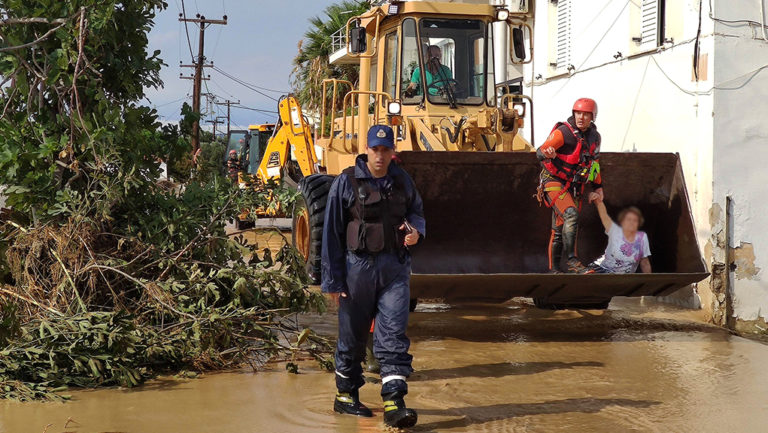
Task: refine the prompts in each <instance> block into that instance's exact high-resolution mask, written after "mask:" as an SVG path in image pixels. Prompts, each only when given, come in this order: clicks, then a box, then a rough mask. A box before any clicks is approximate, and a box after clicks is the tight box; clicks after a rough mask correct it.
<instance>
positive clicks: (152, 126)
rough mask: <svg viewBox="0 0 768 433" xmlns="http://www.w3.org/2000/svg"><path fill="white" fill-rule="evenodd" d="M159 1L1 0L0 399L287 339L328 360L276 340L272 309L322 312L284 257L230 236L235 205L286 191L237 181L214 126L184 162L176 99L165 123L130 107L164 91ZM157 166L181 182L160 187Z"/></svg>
mask: <svg viewBox="0 0 768 433" xmlns="http://www.w3.org/2000/svg"><path fill="white" fill-rule="evenodd" d="M166 6H167V5H166V3H165V2H163V1H160V0H133V1H130V2H121V1H116V0H112V1H110V0H106V1H105V0H58V1H51V0H8V1H5V2H2V3H0V13H2V14H3V16H4V18H7V20H5V21H4V23H3V25H2V26H0V47H5V48H10V49H9V50H7V51H2V52H0V76H1V77H5V78H8V79H9V80H8V81H7V82H6V84H5V86H4V87H2V90H1V91H0V107H2V111H0V185H4V186H6V187H7V189H6V190H5V192H4V195H6V196H7V198H8V201H7V205H8V206H10V207H12V208H13V213H12V214H11V215H9V216H7V219H8V221H7V222H5V223H4V224H3V225H2V226H0V231H2V241H0V246H2V250H3V251H2V252H3V255H4V257H5V259H6V260H5V261H6V265H7V266H6V265H3V264H0V271H2V269H4V268H7V269H8V270H9V271H10V272H11V274H12V277H13V278H12V280H13V285H12V286H5V285H4V286H2V288H3V290H2V295H0V300H1V301H2V304H0V397H5V398H17V399H34V398H51V397H52V395H51V392H52V391H56V390H59V389H61V388H62V387H65V386H100V385H114V384H120V385H124V386H134V385H136V384H139V383H141V382H142V381H143V380H145V379H146V378H147V377H151V376H152V375H154V374H157V373H158V372H161V371H166V370H167V369H169V368H171V369H177V368H183V369H194V370H203V369H218V368H227V367H232V366H237V365H240V364H243V363H248V364H250V365H253V366H254V367H257V366H258V365H259V364H261V363H263V362H266V361H267V360H269V359H273V358H274V357H281V356H282V357H286V358H288V357H291V358H292V357H293V356H295V353H296V351H298V350H303V351H307V352H309V353H310V354H312V355H314V356H317V357H318V358H320V359H321V360H322V354H323V351H324V350H325V349H327V346H326V343H325V341H324V340H321V339H319V338H317V337H316V336H310V337H305V338H304V343H303V344H302V345H290V344H287V343H284V342H283V341H281V339H280V338H278V335H281V336H291V335H294V334H298V333H299V329H297V328H296V327H295V325H293V324H290V323H289V322H287V321H285V320H284V319H283V318H282V315H284V314H287V313H296V312H302V311H307V310H310V309H318V308H321V297H320V296H319V295H318V294H316V293H312V292H309V291H308V290H307V289H306V285H307V281H306V277H305V276H304V272H303V263H302V260H301V258H299V257H298V256H297V255H296V253H295V251H294V250H293V249H292V248H291V247H290V246H288V245H285V246H284V247H283V248H281V249H280V250H279V251H269V250H267V251H264V252H259V251H257V250H256V248H255V247H254V246H249V245H245V244H244V243H242V242H237V241H235V240H232V239H230V238H229V237H228V236H227V234H226V227H225V226H226V222H227V221H230V220H232V219H233V218H235V217H236V215H237V214H239V213H240V212H241V210H242V209H244V208H250V207H254V206H267V207H269V206H275V207H279V205H278V204H277V203H279V200H286V201H288V200H290V194H289V193H287V192H283V191H282V190H280V189H278V190H270V191H262V192H245V193H244V192H241V191H239V190H238V189H237V188H236V187H234V186H233V185H232V184H231V183H230V182H227V181H226V180H225V179H223V178H222V177H221V175H220V169H221V158H222V154H223V150H220V144H219V143H206V141H208V142H210V141H212V140H211V137H210V134H208V133H201V141H202V142H203V148H202V153H201V154H200V155H198V158H199V161H200V164H199V166H198V169H194V170H193V169H192V167H193V164H192V163H191V160H190V159H191V158H190V157H189V154H190V150H191V149H190V148H189V141H188V139H187V135H188V133H189V129H190V127H191V122H192V119H194V118H195V116H197V114H195V113H192V112H191V108H189V106H185V107H183V108H182V114H183V115H184V120H183V121H182V122H181V123H180V124H179V125H161V124H160V123H159V122H158V120H157V113H156V112H155V111H154V110H151V109H149V108H147V107H143V106H141V105H139V101H140V100H141V99H142V98H143V97H144V93H143V92H144V88H146V87H157V86H160V85H161V82H160V79H159V71H160V68H161V66H162V61H161V60H160V58H159V57H158V56H159V52H155V53H149V52H147V32H148V31H149V30H150V29H151V27H152V25H153V19H154V17H155V14H156V13H157V11H159V10H161V9H163V8H165V7H166ZM28 18H36V19H35V20H29V19H28ZM14 20H15V21H14ZM51 29H53V31H52V32H51V33H50V34H48V31H49V30H51ZM44 34H47V36H46V37H44V38H42V39H40V37H41V36H42V35H44ZM38 39H40V40H39V41H37V40H38ZM35 41H37V42H35ZM30 42H34V43H33V44H32V45H30V46H25V47H21V45H23V44H27V43H30ZM161 160H170V161H171V163H170V166H171V167H172V169H171V172H172V173H174V175H177V176H179V179H182V180H185V181H186V183H185V184H183V185H169V184H168V183H167V182H159V181H158V178H159V174H160V172H159V166H160V161H161ZM299 346H301V347H299ZM322 362H323V364H324V365H327V361H325V360H322Z"/></svg>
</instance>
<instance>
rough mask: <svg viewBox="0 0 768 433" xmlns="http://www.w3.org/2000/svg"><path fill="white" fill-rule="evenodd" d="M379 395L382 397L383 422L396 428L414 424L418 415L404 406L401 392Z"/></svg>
mask: <svg viewBox="0 0 768 433" xmlns="http://www.w3.org/2000/svg"><path fill="white" fill-rule="evenodd" d="M381 397H382V398H383V399H384V424H386V425H388V426H390V427H397V428H408V427H413V426H415V425H416V421H417V420H418V415H417V414H416V411H415V410H413V409H408V408H407V407H405V401H403V393H402V392H393V393H390V394H386V395H382V396H381Z"/></svg>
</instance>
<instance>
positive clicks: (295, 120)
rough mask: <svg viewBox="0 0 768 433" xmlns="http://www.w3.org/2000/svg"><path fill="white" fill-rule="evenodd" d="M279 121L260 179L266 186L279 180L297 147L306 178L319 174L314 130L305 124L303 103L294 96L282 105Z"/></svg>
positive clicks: (261, 164)
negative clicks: (300, 103)
mask: <svg viewBox="0 0 768 433" xmlns="http://www.w3.org/2000/svg"><path fill="white" fill-rule="evenodd" d="M278 112H279V116H280V118H279V119H278V122H277V126H276V127H275V132H274V134H272V138H270V139H269V143H268V144H267V148H266V150H265V151H264V157H263V158H262V160H261V163H260V164H259V171H258V176H259V179H261V181H262V182H267V181H269V180H279V179H280V178H281V176H282V171H283V167H285V165H286V163H287V162H288V159H289V158H290V156H291V146H293V148H294V151H295V155H296V160H297V161H298V163H299V168H300V169H301V173H302V174H303V175H304V176H309V175H311V174H315V173H317V155H316V154H315V146H314V143H313V142H312V130H311V128H310V126H309V124H308V123H307V121H306V120H304V116H303V115H302V113H301V106H300V105H299V101H297V100H296V98H295V97H294V96H293V95H289V96H286V97H284V98H282V99H281V100H280V102H279V103H278Z"/></svg>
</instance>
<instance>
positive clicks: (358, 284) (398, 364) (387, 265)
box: [322, 155, 426, 395]
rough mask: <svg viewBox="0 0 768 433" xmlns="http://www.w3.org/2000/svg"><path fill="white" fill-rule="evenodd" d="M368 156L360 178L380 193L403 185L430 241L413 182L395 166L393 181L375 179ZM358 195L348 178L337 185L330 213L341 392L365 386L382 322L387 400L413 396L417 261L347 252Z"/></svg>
mask: <svg viewBox="0 0 768 433" xmlns="http://www.w3.org/2000/svg"><path fill="white" fill-rule="evenodd" d="M367 160H368V158H367V155H359V156H358V157H357V159H356V161H355V177H356V178H357V179H367V181H369V182H371V184H372V185H373V186H374V187H375V188H379V189H380V190H382V189H387V188H391V187H392V184H393V180H394V179H399V180H400V181H401V184H402V185H403V187H404V190H405V195H406V205H407V211H406V220H407V221H408V223H409V224H410V225H411V226H413V228H414V229H416V230H417V231H418V232H419V234H420V235H421V236H424V234H425V232H426V230H425V220H424V211H423V203H422V200H421V196H419V193H418V191H416V188H415V185H414V183H413V180H412V179H411V178H410V176H408V174H407V173H406V172H405V171H404V170H403V169H402V168H400V167H398V166H397V165H396V164H395V163H394V162H393V163H391V164H390V166H389V170H388V172H387V175H386V176H385V177H383V178H379V179H374V178H373V177H372V175H371V173H370V171H369V170H368V166H367V164H366V163H367ZM355 198H356V192H355V191H354V190H353V187H352V185H351V182H350V181H349V179H348V177H347V175H346V174H341V175H339V176H338V177H337V178H336V179H335V180H334V181H333V184H332V185H331V190H330V192H329V193H328V204H327V205H326V211H325V226H324V227H323V248H322V289H323V292H324V293H340V292H345V293H346V294H347V296H346V297H340V298H339V339H338V344H337V347H336V387H337V388H338V390H339V392H353V391H355V390H357V389H358V388H360V387H361V386H363V384H364V380H363V370H362V366H361V363H362V361H363V359H364V357H365V344H366V340H367V338H368V332H369V329H370V325H371V320H372V319H374V318H375V319H376V322H375V328H374V334H373V338H374V343H373V353H374V356H376V359H378V361H379V363H380V364H381V378H382V391H381V393H382V395H386V394H389V393H393V392H400V393H402V394H403V395H404V394H405V393H407V391H408V387H407V385H406V378H407V377H408V376H410V374H411V372H412V371H413V369H412V368H411V360H412V359H413V357H412V356H411V355H410V354H409V353H408V348H409V347H410V340H409V339H408V337H407V336H406V335H405V330H406V327H407V325H408V306H409V303H410V289H409V282H410V276H411V257H410V254H409V253H408V251H407V250H404V251H401V252H381V253H378V254H376V255H371V254H366V253H363V254H359V253H355V252H351V251H347V248H346V230H347V224H348V223H349V221H350V218H351V217H350V213H349V211H348V209H349V208H351V207H352V206H353V205H354V200H355Z"/></svg>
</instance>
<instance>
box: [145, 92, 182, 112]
mask: <svg viewBox="0 0 768 433" xmlns="http://www.w3.org/2000/svg"><path fill="white" fill-rule="evenodd" d="M187 98H189V94H187V95H185V96H183V97H181V98H179V99H177V100H175V101H171V102H166V103H164V104H160V105H153V106H152V108H154V109H158V108H162V107H165V106H167V105H171V104H175V103H177V102H181V101H183V100H185V99H187Z"/></svg>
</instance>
